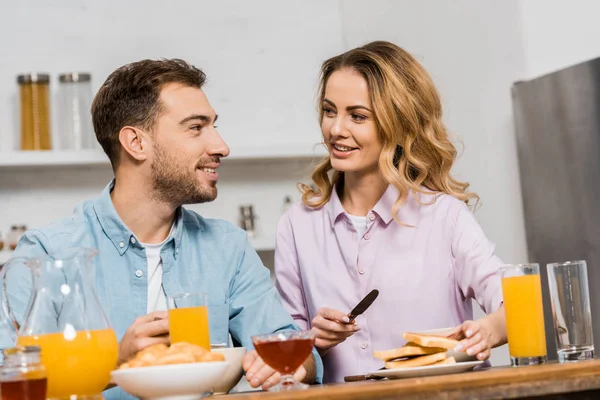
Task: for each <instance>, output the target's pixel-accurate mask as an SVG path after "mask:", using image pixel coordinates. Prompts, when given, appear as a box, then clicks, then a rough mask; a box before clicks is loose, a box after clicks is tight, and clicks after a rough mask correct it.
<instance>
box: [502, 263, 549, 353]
mask: <svg viewBox="0 0 600 400" xmlns="http://www.w3.org/2000/svg"><path fill="white" fill-rule="evenodd" d="M502 293H503V294H504V312H505V314H506V331H507V335H508V349H509V352H510V355H511V357H515V358H521V357H523V358H527V357H543V356H545V355H546V334H545V332H544V311H543V308H542V285H541V281H540V275H522V276H511V277H504V278H502Z"/></svg>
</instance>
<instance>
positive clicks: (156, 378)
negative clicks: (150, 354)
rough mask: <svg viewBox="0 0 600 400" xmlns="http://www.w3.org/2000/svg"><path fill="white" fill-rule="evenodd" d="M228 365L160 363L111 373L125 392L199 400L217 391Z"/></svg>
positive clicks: (150, 399)
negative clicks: (214, 389)
mask: <svg viewBox="0 0 600 400" xmlns="http://www.w3.org/2000/svg"><path fill="white" fill-rule="evenodd" d="M228 366H229V363H228V362H227V361H216V362H198V363H191V364H172V365H157V366H153V367H139V368H126V369H118V370H115V371H112V372H111V375H112V379H113V381H114V382H115V383H116V384H117V385H119V386H120V387H121V388H122V389H123V390H124V391H126V392H128V393H130V394H132V395H134V396H136V397H141V398H144V399H145V400H153V399H162V400H167V399H169V400H196V399H199V398H202V397H203V396H204V395H205V394H207V393H211V392H212V391H213V388H214V387H215V385H216V384H217V383H218V382H220V381H221V377H222V376H223V374H224V373H225V371H227V367H228Z"/></svg>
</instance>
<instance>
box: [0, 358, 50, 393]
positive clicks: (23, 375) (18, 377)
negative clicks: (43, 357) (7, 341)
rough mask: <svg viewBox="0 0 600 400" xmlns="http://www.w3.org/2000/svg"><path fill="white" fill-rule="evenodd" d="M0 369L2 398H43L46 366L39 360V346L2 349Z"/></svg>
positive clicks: (45, 386)
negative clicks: (2, 361)
mask: <svg viewBox="0 0 600 400" xmlns="http://www.w3.org/2000/svg"><path fill="white" fill-rule="evenodd" d="M3 352H4V365H3V366H2V368H1V369H0V394H1V396H2V400H45V399H46V390H47V379H46V368H45V367H44V365H43V364H42V363H41V361H40V347H39V346H19V347H13V348H9V349H4V351H3Z"/></svg>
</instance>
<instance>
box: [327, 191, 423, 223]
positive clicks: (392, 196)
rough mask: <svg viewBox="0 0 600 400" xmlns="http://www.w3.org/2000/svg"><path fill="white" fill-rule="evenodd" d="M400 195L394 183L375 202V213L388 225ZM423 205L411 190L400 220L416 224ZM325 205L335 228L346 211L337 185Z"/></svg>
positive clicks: (401, 211) (399, 211)
mask: <svg viewBox="0 0 600 400" xmlns="http://www.w3.org/2000/svg"><path fill="white" fill-rule="evenodd" d="M398 196H399V193H398V190H397V189H396V188H395V187H394V185H389V186H388V187H387V189H386V190H385V192H384V193H383V196H381V198H380V199H379V201H378V202H377V204H375V207H373V209H372V210H371V211H372V212H373V213H374V214H376V215H377V216H379V218H380V219H381V221H383V222H384V223H385V224H386V225H388V224H389V223H390V222H391V221H392V220H393V219H394V216H393V214H392V207H393V206H394V203H395V202H396V200H398ZM421 206H422V204H421V203H419V202H418V201H417V200H416V199H415V198H414V195H413V191H412V190H409V192H408V197H407V198H406V202H405V203H404V204H403V205H402V206H401V207H400V209H399V210H398V220H400V222H402V223H403V224H407V225H410V226H416V225H417V222H418V221H419V211H420V208H421ZM325 207H326V210H327V212H328V213H329V219H330V222H331V227H332V228H333V226H334V225H335V223H336V221H337V220H338V218H339V217H340V215H342V214H345V213H346V210H345V209H344V206H342V202H341V200H340V197H339V196H338V194H337V190H336V188H335V187H334V189H333V191H332V192H331V199H330V200H329V201H328V202H327V204H326V206H325Z"/></svg>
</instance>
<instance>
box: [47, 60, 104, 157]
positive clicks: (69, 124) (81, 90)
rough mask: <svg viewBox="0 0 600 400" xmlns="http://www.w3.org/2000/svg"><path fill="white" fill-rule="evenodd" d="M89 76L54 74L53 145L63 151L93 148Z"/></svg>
mask: <svg viewBox="0 0 600 400" xmlns="http://www.w3.org/2000/svg"><path fill="white" fill-rule="evenodd" d="M91 80H92V76H91V74H89V73H78V72H72V73H68V74H61V75H59V77H58V81H59V85H58V103H57V107H58V121H57V125H58V134H57V136H56V138H55V139H56V141H55V143H56V145H57V147H58V148H59V149H63V150H80V149H93V148H95V147H97V146H96V137H95V136H94V128H93V126H92V116H91V113H90V108H91V105H92V97H93V95H92V84H91Z"/></svg>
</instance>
